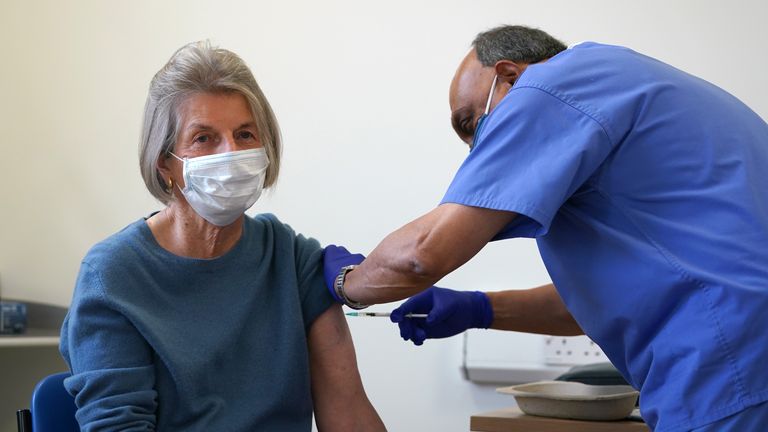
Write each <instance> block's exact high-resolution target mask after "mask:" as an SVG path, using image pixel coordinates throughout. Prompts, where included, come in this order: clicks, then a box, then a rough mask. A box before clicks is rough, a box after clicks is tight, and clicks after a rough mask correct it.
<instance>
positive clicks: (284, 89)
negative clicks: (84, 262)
mask: <svg viewBox="0 0 768 432" xmlns="http://www.w3.org/2000/svg"><path fill="white" fill-rule="evenodd" d="M767 17H768V7H767V6H766V3H765V2H764V1H762V0H751V1H740V2H725V1H702V0H686V1H668V0H666V1H665V0H651V1H644V2H620V1H609V0H604V1H597V0H591V1H579V2H574V1H568V0H562V1H545V0H539V1H535V2H532V1H509V0H498V1H469V0H468V1H456V0H451V1H448V0H443V1H413V0H389V1H382V2H376V3H374V2H365V1H359V0H357V1H354V0H348V1H341V0H332V1H306V2H296V1H286V0H280V1H277V0H275V1H271V2H267V1H261V2H256V1H208V2H206V1H182V0H176V1H164V2H154V1H149V0H142V1H120V2H118V1H100V0H99V1H97V0H94V1H78V2H62V1H56V0H50V1H28V0H3V1H2V3H0V36H1V37H2V38H1V39H2V41H3V45H4V46H3V48H2V51H1V54H0V55H1V57H0V58H2V60H1V61H0V131H2V140H1V141H0V146H1V147H0V148H1V149H2V152H0V188H1V189H0V191H1V192H0V284H2V288H3V294H4V295H5V296H8V297H16V298H23V299H29V300H35V301H48V302H51V303H56V304H61V305H66V304H68V302H69V300H70V297H71V294H72V288H73V282H74V279H75V276H76V273H77V270H78V264H79V260H80V258H81V257H82V256H83V255H84V254H85V252H86V250H87V249H88V248H89V247H90V246H91V245H92V244H94V243H95V242H97V241H99V240H100V239H102V238H104V237H106V236H107V235H109V234H111V233H113V232H115V231H116V230H118V229H120V228H121V227H123V226H125V225H127V224H128V223H130V222H132V221H134V220H136V219H137V218H139V217H141V216H143V215H146V214H148V213H149V212H151V211H153V210H156V209H158V208H159V207H160V206H159V204H158V203H156V202H154V201H153V200H152V199H151V198H150V196H149V194H148V193H147V192H146V191H145V189H144V186H143V183H142V182H141V179H140V177H139V173H138V169H137V156H136V154H137V143H138V135H139V124H140V118H141V112H142V108H143V103H144V99H145V97H146V89H147V86H148V83H149V80H150V79H151V77H152V75H153V74H154V73H155V72H156V71H157V70H158V69H159V68H160V67H161V66H162V65H163V64H164V63H165V61H166V60H167V59H168V58H169V56H170V55H171V53H173V51H174V50H175V49H177V48H178V47H179V46H181V45H182V44H184V43H186V42H189V41H192V40H198V39H202V38H210V39H211V40H212V41H213V42H214V43H217V44H219V45H220V46H222V47H225V48H228V49H231V50H233V51H235V52H237V53H239V54H240V55H241V56H242V57H243V58H244V59H245V60H246V61H247V62H248V63H249V64H250V66H251V67H252V69H253V71H254V74H255V75H256V78H257V80H258V81H259V82H260V84H261V86H262V88H263V89H264V91H265V93H266V94H267V96H268V98H269V99H270V101H271V103H272V105H273V108H274V109H275V111H276V113H277V116H278V119H279V120H280V122H281V126H282V129H283V133H284V137H285V153H284V155H285V159H284V170H283V172H282V178H281V180H280V183H279V186H278V188H277V189H276V190H275V191H274V193H273V194H272V195H271V196H269V197H268V198H266V199H262V200H261V201H260V202H259V203H258V204H257V206H256V208H255V209H254V210H255V211H259V212H261V211H269V212H274V213H276V214H277V215H278V216H280V217H281V218H282V219H283V220H284V221H287V222H289V223H290V224H291V225H292V226H293V227H294V228H296V229H297V230H299V231H301V232H304V233H307V234H310V235H312V236H315V237H317V238H318V239H320V240H321V241H322V242H325V243H338V244H345V245H347V246H349V247H350V248H351V249H354V250H358V251H362V252H368V251H370V250H371V249H372V248H373V247H374V246H375V245H376V244H377V242H378V241H379V240H380V239H381V238H382V237H383V236H384V235H386V234H387V233H389V232H390V231H391V230H393V229H395V228H397V227H398V226H400V225H402V224H403V223H405V222H407V221H409V220H411V219H412V218H415V217H417V216H419V215H420V214H422V213H423V212H426V211H428V210H429V209H431V208H432V207H433V206H435V205H436V204H437V202H438V201H439V199H440V197H441V196H442V193H443V192H444V190H445V188H446V187H447V185H448V183H449V181H450V179H451V177H452V174H453V172H454V171H455V169H456V167H457V166H458V165H459V164H460V163H461V161H462V158H463V157H464V156H465V155H466V148H465V147H464V146H463V144H461V143H460V141H459V140H458V139H457V138H456V137H455V136H454V135H453V132H452V131H451V128H450V124H449V121H448V119H449V110H448V104H447V90H448V84H449V82H450V79H451V77H452V75H453V72H454V70H455V68H456V66H457V64H458V62H459V60H460V59H461V58H462V56H463V55H464V54H465V53H466V51H467V49H468V47H469V43H470V42H471V40H472V38H473V36H474V35H475V34H476V33H477V32H479V31H482V30H484V29H487V28H489V27H491V26H495V25H498V24H502V23H519V24H526V25H531V26H536V27H540V28H542V29H544V30H547V31H549V32H550V33H552V34H553V35H555V36H557V37H560V38H561V39H563V40H565V41H566V42H578V41H581V40H596V41H601V42H607V43H614V44H623V45H627V46H630V47H632V48H634V49H636V50H638V51H641V52H644V53H647V54H650V55H652V56H655V57H658V58H660V59H662V60H664V61H667V62H669V63H672V64H673V65H675V66H677V67H679V68H682V69H684V70H687V71H689V72H692V73H694V74H696V75H699V76H702V77H703V78H705V79H708V80H710V81H712V82H714V83H715V84H718V85H720V86H721V87H723V88H725V89H727V90H729V91H730V92H732V93H733V94H735V95H736V96H737V97H739V98H741V99H742V100H743V101H745V102H746V103H747V104H748V105H750V106H751V107H752V108H753V109H754V110H755V111H756V112H758V113H759V114H760V115H761V116H763V118H766V117H768V85H766V79H765V70H766V69H767V68H766V66H768V65H767V64H766V60H765V54H766V49H765V42H766V41H767V40H768V31H767V30H766V25H765V19H766V18H767ZM342 198H343V199H342ZM546 279H547V277H546V274H545V272H544V271H543V269H542V266H541V264H540V262H539V258H538V255H537V254H536V252H535V247H534V245H533V244H532V243H531V242H529V241H508V242H503V243H501V244H495V245H492V246H490V247H488V248H487V249H486V250H485V251H483V253H481V255H480V256H478V257H477V258H476V259H475V260H474V261H473V262H471V263H470V264H469V265H468V266H466V267H465V268H464V269H461V270H459V271H457V272H456V273H455V274H453V275H450V276H449V277H447V278H446V279H445V280H444V281H443V283H442V285H443V286H449V287H454V288H462V289H472V288H474V289H502V288H507V287H517V288H525V287H530V286H533V285H535V284H538V283H542V282H546ZM381 309H388V307H387V306H383V307H381ZM350 326H351V327H352V330H353V333H354V337H355V342H356V345H357V348H358V358H359V361H360V368H361V370H362V373H363V376H364V380H365V383H366V386H367V390H368V393H369V395H370V397H371V399H372V400H373V402H374V403H375V405H376V406H377V407H378V409H379V411H380V413H381V414H382V416H383V418H384V419H385V421H386V423H387V424H388V425H389V426H390V429H391V430H394V431H405V430H442V431H462V430H467V428H468V417H469V415H470V414H471V413H473V412H477V411H484V410H488V409H493V408H496V407H501V406H505V405H509V404H510V403H511V401H510V400H509V399H507V397H504V396H498V395H496V394H494V391H493V387H492V386H489V387H481V386H477V385H473V384H470V383H467V382H465V381H463V380H462V378H461V376H460V374H459V370H458V368H459V364H460V356H461V353H460V342H461V341H460V338H454V339H450V340H445V341H430V342H429V343H427V344H426V345H425V346H423V347H421V348H414V347H411V346H409V345H407V344H405V343H402V342H401V341H400V340H399V339H398V335H397V332H396V328H395V327H394V326H392V325H391V324H389V323H387V322H385V321H383V320H355V321H350ZM510 341H514V337H512V338H511V339H510ZM3 408H5V407H3Z"/></svg>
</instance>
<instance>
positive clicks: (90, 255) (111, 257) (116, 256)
mask: <svg viewBox="0 0 768 432" xmlns="http://www.w3.org/2000/svg"><path fill="white" fill-rule="evenodd" d="M144 229H148V228H147V227H146V222H145V220H144V219H143V218H141V219H139V220H137V221H134V222H132V223H130V224H129V225H127V226H125V227H124V228H122V229H121V230H120V231H118V232H116V233H114V234H112V235H110V236H109V237H107V238H105V239H104V240H101V241H100V242H98V243H96V244H95V245H93V246H92V247H91V249H90V250H89V251H88V252H87V253H86V255H85V257H84V258H83V262H84V263H86V264H88V265H89V266H90V267H93V268H99V267H102V266H104V265H108V264H110V263H113V262H115V261H124V260H125V259H126V258H128V257H134V256H136V254H137V251H136V249H137V246H138V245H141V244H143V243H144V242H145V240H146V239H145V233H144V232H143V230H144Z"/></svg>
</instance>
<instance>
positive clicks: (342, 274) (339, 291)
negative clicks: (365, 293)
mask: <svg viewBox="0 0 768 432" xmlns="http://www.w3.org/2000/svg"><path fill="white" fill-rule="evenodd" d="M355 267H357V266H356V265H348V266H346V267H342V268H341V271H339V275H338V276H336V281H335V282H334V284H333V291H334V292H335V293H336V295H337V296H338V297H339V298H340V299H342V300H343V301H344V304H345V305H347V306H349V307H350V308H352V309H355V310H360V309H365V308H367V307H368V306H370V305H367V304H362V303H358V302H356V301H354V300H350V298H349V297H347V294H346V293H345V292H344V281H345V280H346V278H347V273H349V272H351V271H352V270H354V269H355Z"/></svg>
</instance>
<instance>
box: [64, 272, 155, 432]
mask: <svg viewBox="0 0 768 432" xmlns="http://www.w3.org/2000/svg"><path fill="white" fill-rule="evenodd" d="M60 350H61V354H62V356H63V357H64V359H65V361H66V362H67V363H68V364H69V366H70V369H71V371H72V376H71V377H70V378H67V379H66V380H65V381H64V386H65V387H66V389H67V391H68V392H69V393H70V394H72V395H73V396H74V397H75V404H76V405H77V408H78V409H77V415H76V417H77V421H78V423H79V424H80V427H81V430H83V431H114V430H121V431H139V430H140V431H147V430H154V429H155V412H156V409H157V392H156V390H155V372H154V366H153V363H152V350H151V349H150V347H149V345H148V344H147V342H146V340H145V339H144V338H143V337H142V335H141V334H140V333H139V331H138V330H137V329H136V328H135V327H134V326H133V325H132V324H131V322H130V321H129V320H128V319H127V318H126V317H125V316H124V315H123V314H121V313H120V312H119V311H118V310H115V308H114V306H113V305H112V304H111V302H110V301H109V300H108V299H107V298H106V296H105V295H104V287H103V285H102V281H101V278H100V276H99V272H98V271H96V270H95V269H93V268H92V267H91V266H89V265H88V264H87V263H83V265H82V267H81V269H80V274H79V276H78V280H77V286H76V288H75V296H74V298H73V301H72V305H71V307H70V310H69V313H68V314H67V317H66V319H65V321H64V324H63V326H62V331H61V345H60Z"/></svg>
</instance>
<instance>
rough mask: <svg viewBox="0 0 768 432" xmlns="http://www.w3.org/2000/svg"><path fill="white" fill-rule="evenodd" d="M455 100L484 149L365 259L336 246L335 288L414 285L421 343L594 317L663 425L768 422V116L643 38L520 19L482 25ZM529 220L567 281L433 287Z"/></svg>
mask: <svg viewBox="0 0 768 432" xmlns="http://www.w3.org/2000/svg"><path fill="white" fill-rule="evenodd" d="M450 104H451V110H452V114H453V118H452V123H453V127H454V129H455V130H456V132H457V133H458V135H459V136H460V137H461V139H462V140H464V141H465V142H466V143H467V144H469V146H470V148H471V150H470V153H469V156H468V157H467V159H466V160H465V161H464V164H463V165H462V166H461V168H460V169H459V171H458V173H457V174H456V176H455V178H454V180H453V182H452V184H451V185H450V187H449V188H448V192H447V193H446V194H445V197H444V198H443V201H442V203H441V205H440V206H438V207H437V208H436V209H434V210H433V211H431V212H430V213H428V214H426V215H424V216H422V217H420V218H418V219H416V220H414V221H413V222H411V223H409V224H407V225H405V226H404V227H402V228H400V229H399V230H398V231H396V232H394V233H392V234H390V235H389V236H388V237H387V238H386V239H384V241H382V242H381V244H379V246H378V247H377V248H376V249H375V250H374V251H373V252H372V253H371V255H370V256H369V257H368V258H367V259H366V260H365V261H364V262H362V264H361V265H359V266H357V267H356V268H354V269H353V270H351V271H350V269H346V270H344V271H340V272H339V274H338V275H336V271H337V270H339V269H338V267H336V268H333V265H334V263H337V264H338V263H344V260H345V257H346V258H347V259H348V258H349V257H348V256H346V255H345V254H346V252H345V251H344V250H343V249H341V248H335V247H329V248H328V249H327V250H326V267H327V268H329V269H330V270H328V271H327V272H328V274H330V275H331V276H332V278H331V279H334V280H335V281H336V282H337V283H336V285H337V286H336V287H335V288H336V290H335V293H336V294H337V298H338V299H341V300H342V301H346V302H347V303H348V304H352V305H358V306H362V305H364V304H372V303H382V302H389V301H393V300H398V299H402V298H406V297H408V296H411V295H414V294H416V295H415V296H414V297H413V298H411V299H410V300H408V301H407V302H406V303H405V304H404V305H403V306H401V307H400V308H399V309H397V310H396V311H395V313H393V320H394V321H396V322H399V324H400V329H401V334H402V335H403V337H404V338H406V339H411V340H412V341H413V342H414V343H416V344H421V343H422V342H423V341H424V339H426V338H435V337H447V336H451V335H454V334H457V333H460V332H462V331H464V330H466V329H468V328H473V327H479V328H488V327H491V328H496V329H506V330H515V331H527V332H537V333H545V334H562V335H573V334H580V333H581V332H582V331H583V332H584V333H586V334H587V335H589V337H590V338H592V339H593V340H594V341H595V342H597V343H598V344H599V345H600V347H601V348H602V349H603V350H604V351H605V353H606V354H607V355H608V357H609V358H610V359H611V361H612V362H613V364H614V365H615V366H616V367H617V368H618V369H619V370H620V371H621V372H622V374H623V375H624V377H625V378H626V379H627V381H628V382H630V383H631V384H632V385H633V386H634V387H636V388H637V389H639V390H640V392H641V397H640V407H641V412H642V415H643V417H644V419H645V420H646V422H647V423H648V424H649V425H650V426H651V427H652V428H653V429H654V430H656V431H688V430H700V431H704V430H706V431H714V430H718V431H721V430H739V431H742V430H747V431H748V430H768V429H765V428H768V426H767V425H768V406H767V405H768V404H766V403H765V401H766V400H768V373H767V372H766V371H765V367H764V363H765V361H766V360H765V359H768V338H766V336H765V332H766V329H768V313H766V311H768V125H766V123H765V121H763V120H762V119H761V118H760V117H759V116H758V115H757V114H756V113H754V112H753V111H751V110H750V109H749V108H748V107H747V106H746V105H744V104H743V103H742V102H740V101H739V100H738V99H736V98H735V97H733V96H732V95H730V94H728V93H726V92H725V91H723V90H722V89H720V88H718V87H716V86H714V85H712V84H710V83H708V82H706V81H704V80H702V79H699V78H697V77H694V76H692V75H689V74H687V73H685V72H682V71H680V70H678V69H675V68H673V67H671V66H669V65H667V64H664V63H662V62H660V61H658V60H655V59H652V58H650V57H646V56H644V55H641V54H638V53H636V52H634V51H632V50H630V49H627V48H623V47H618V46H610V45H602V44H597V43H582V44H578V45H576V46H573V47H571V48H568V49H566V47H565V46H564V45H562V44H561V43H560V42H558V41H557V40H555V39H553V38H552V37H551V36H549V35H548V34H546V33H544V32H542V31H539V30H534V29H530V28H526V27H519V26H504V27H499V28H496V29H492V30H490V31H488V32H485V33H481V34H480V35H478V36H477V38H476V39H475V41H474V43H473V49H472V50H471V51H470V52H469V54H468V55H467V56H466V58H465V59H464V61H463V62H462V64H461V65H460V67H459V69H458V71H457V72H456V76H455V78H454V80H453V82H452V84H451V89H450ZM514 237H533V238H536V240H537V242H538V246H539V250H540V252H541V256H542V259H543V261H544V263H545V265H546V266H547V270H548V271H549V274H550V276H551V277H552V281H553V284H552V285H547V286H543V287H539V288H535V289H532V290H528V291H503V292H492V293H481V292H462V291H453V290H447V289H441V288H435V287H430V286H431V285H432V284H434V283H435V282H437V281H438V280H439V279H440V278H442V277H443V276H445V275H446V274H448V273H450V272H451V271H453V270H454V269H456V268H457V267H459V266H461V265H463V264H464V263H465V262H466V261H468V260H469V259H470V258H471V257H473V256H474V255H475V254H476V253H477V252H478V251H480V249H482V248H483V246H484V245H485V244H486V243H487V242H489V241H492V240H501V239H508V238H514ZM328 274H327V279H328ZM509 276H510V278H514V274H510V275H509ZM417 293H418V294H417ZM411 312H413V313H429V318H428V319H426V320H423V319H422V320H419V319H407V318H403V315H404V314H406V313H411Z"/></svg>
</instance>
